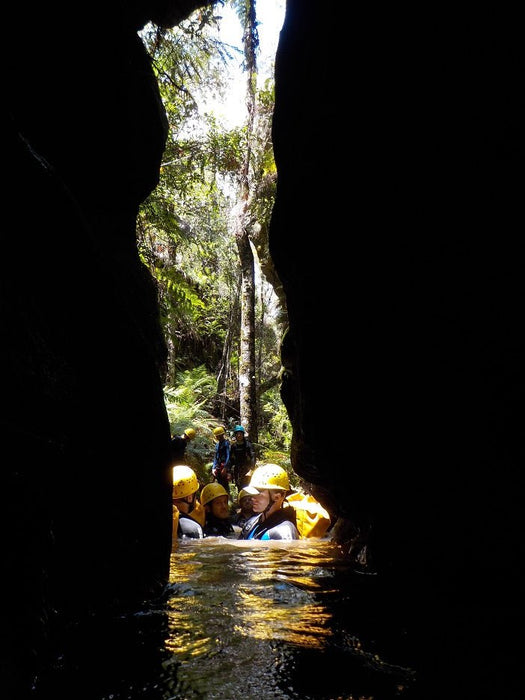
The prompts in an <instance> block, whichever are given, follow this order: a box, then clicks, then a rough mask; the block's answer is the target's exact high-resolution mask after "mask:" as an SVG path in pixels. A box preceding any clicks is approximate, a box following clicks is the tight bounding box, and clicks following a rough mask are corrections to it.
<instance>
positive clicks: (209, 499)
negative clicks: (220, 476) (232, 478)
mask: <svg viewBox="0 0 525 700" xmlns="http://www.w3.org/2000/svg"><path fill="white" fill-rule="evenodd" d="M200 502H201V505H203V506H204V510H205V511H206V522H205V523H204V527H203V532H204V537H228V535H233V532H234V530H233V526H232V524H231V522H230V508H229V506H228V492H227V491H226V489H225V488H224V486H221V485H220V484H217V483H212V484H206V486H205V487H204V488H203V489H202V491H201V497H200Z"/></svg>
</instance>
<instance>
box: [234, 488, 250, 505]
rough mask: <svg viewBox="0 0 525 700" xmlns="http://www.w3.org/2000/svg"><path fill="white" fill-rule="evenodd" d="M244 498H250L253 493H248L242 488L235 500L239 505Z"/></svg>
mask: <svg viewBox="0 0 525 700" xmlns="http://www.w3.org/2000/svg"><path fill="white" fill-rule="evenodd" d="M246 496H249V497H250V498H251V497H252V496H253V493H252V492H251V491H248V489H247V488H246V487H244V488H243V489H241V490H240V491H239V495H238V496H237V500H238V501H239V503H240V502H241V501H242V499H243V498H246Z"/></svg>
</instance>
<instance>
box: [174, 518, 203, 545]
mask: <svg viewBox="0 0 525 700" xmlns="http://www.w3.org/2000/svg"><path fill="white" fill-rule="evenodd" d="M177 534H178V536H179V537H180V538H185V537H189V538H191V539H199V540H200V539H202V537H203V532H202V527H201V526H200V525H199V523H198V522H196V521H195V520H193V519H192V518H184V517H180V514H179V525H178V528H177Z"/></svg>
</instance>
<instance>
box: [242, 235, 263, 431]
mask: <svg viewBox="0 0 525 700" xmlns="http://www.w3.org/2000/svg"><path fill="white" fill-rule="evenodd" d="M237 249H238V251H239V258H240V261H241V272H242V283H241V333H240V353H239V410H240V415H241V421H242V423H243V424H244V426H245V427H246V430H247V431H248V434H249V436H250V440H251V441H252V442H254V443H255V442H257V440H258V431H257V382H256V381H255V261H254V257H253V250H252V247H251V243H250V239H249V238H248V236H247V235H245V234H244V232H243V233H242V234H241V235H239V236H237Z"/></svg>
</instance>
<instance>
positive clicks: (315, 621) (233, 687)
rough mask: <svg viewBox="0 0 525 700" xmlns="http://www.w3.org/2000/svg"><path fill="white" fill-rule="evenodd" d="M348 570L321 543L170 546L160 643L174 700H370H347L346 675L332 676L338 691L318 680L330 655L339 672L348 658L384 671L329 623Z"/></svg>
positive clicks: (350, 693)
mask: <svg viewBox="0 0 525 700" xmlns="http://www.w3.org/2000/svg"><path fill="white" fill-rule="evenodd" d="M348 570H349V563H348V561H347V560H346V559H345V558H344V557H343V556H342V555H341V553H340V550H339V548H338V547H337V546H336V545H334V544H333V543H331V542H330V541H328V540H299V541H294V542H279V541H271V542H261V541H250V542H246V541H244V540H228V539H224V538H206V539H205V540H182V541H179V542H178V543H177V546H176V549H175V550H174V552H173V553H172V560H171V572H170V583H169V586H168V598H167V610H168V630H169V636H168V638H167V639H166V642H165V643H166V649H167V650H168V651H169V652H170V653H171V654H172V657H171V659H170V660H169V662H168V665H169V664H173V670H174V672H176V677H177V680H176V691H175V692H176V694H175V695H173V696H172V697H173V699H174V700H192V699H193V698H207V699H209V700H213V699H215V698H218V699H222V700H229V699H231V698H236V697H247V698H251V697H257V698H260V699H261V700H265V699H268V700H276V699H278V698H283V699H284V698H301V699H303V700H306V699H307V698H324V697H326V698H347V699H348V700H350V698H355V699H356V700H357V698H358V697H370V698H373V697H374V695H373V694H370V693H369V694H368V695H362V694H361V695H358V694H355V691H354V689H353V688H352V677H351V675H350V676H348V677H346V671H347V670H349V669H345V668H339V673H338V675H339V677H340V679H341V680H340V681H339V682H337V681H336V679H335V678H334V677H331V678H330V679H329V681H330V682H329V683H326V682H324V683H321V682H320V680H319V677H321V678H322V677H323V676H324V674H325V672H326V670H327V666H326V664H327V659H332V658H335V657H336V656H339V657H341V658H339V659H338V662H339V663H340V662H341V661H343V662H344V661H345V660H347V661H348V660H349V659H352V663H353V665H354V666H356V661H357V665H358V666H359V664H361V666H364V665H367V668H368V669H370V668H371V667H372V666H375V670H376V672H381V671H385V670H387V669H389V667H388V665H387V664H386V663H384V662H382V660H381V659H380V658H379V657H378V656H377V654H371V653H367V652H366V651H364V650H363V649H362V644H361V642H360V640H359V639H357V637H356V636H355V635H353V634H351V633H349V631H348V630H347V629H344V628H343V629H341V626H340V621H339V620H338V619H334V606H333V601H334V599H335V600H337V601H339V602H340V601H343V600H344V599H345V596H346V595H348V592H345V593H344V594H343V591H341V589H340V581H341V579H340V576H341V575H344V574H345V572H347V571H348ZM336 576H337V577H338V578H337V581H336ZM335 609H336V612H337V606H336V608H335ZM334 654H335V656H334ZM382 666H383V668H382ZM315 668H317V672H316V673H314V669H315ZM323 668H324V669H325V670H323ZM402 671H404V672H405V675H408V673H409V671H408V669H403V670H402ZM389 673H390V676H393V675H394V676H395V675H396V674H392V669H391V668H390V669H389ZM397 675H399V670H398V672H397ZM301 679H302V680H301ZM390 683H391V685H395V687H396V697H401V694H398V692H399V688H400V687H402V684H401V686H400V684H399V683H397V682H394V679H393V677H392V679H391V680H390ZM361 684H362V683H361ZM323 685H324V690H321V688H322V687H323ZM354 685H355V684H354ZM358 685H359V684H358ZM335 686H338V687H335ZM359 692H361V691H359ZM377 697H378V698H379V696H377ZM382 697H386V695H385V696H382ZM392 697H394V694H392Z"/></svg>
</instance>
